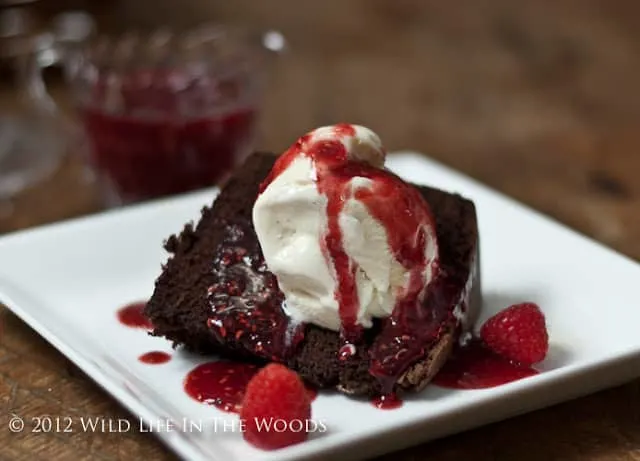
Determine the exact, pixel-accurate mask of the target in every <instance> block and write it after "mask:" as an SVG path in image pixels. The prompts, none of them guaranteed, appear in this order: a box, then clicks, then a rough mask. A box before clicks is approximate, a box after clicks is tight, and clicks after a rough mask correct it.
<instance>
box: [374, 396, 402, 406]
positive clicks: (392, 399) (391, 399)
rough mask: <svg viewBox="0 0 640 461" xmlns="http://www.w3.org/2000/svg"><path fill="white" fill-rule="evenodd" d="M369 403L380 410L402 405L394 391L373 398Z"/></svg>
mask: <svg viewBox="0 0 640 461" xmlns="http://www.w3.org/2000/svg"><path fill="white" fill-rule="evenodd" d="M371 403H372V404H373V406H374V407H376V408H379V409H381V410H393V409H395V408H400V407H401V406H402V400H400V399H399V398H398V396H397V395H396V394H394V393H391V394H385V395H380V396H378V397H376V398H374V399H373V400H372V401H371Z"/></svg>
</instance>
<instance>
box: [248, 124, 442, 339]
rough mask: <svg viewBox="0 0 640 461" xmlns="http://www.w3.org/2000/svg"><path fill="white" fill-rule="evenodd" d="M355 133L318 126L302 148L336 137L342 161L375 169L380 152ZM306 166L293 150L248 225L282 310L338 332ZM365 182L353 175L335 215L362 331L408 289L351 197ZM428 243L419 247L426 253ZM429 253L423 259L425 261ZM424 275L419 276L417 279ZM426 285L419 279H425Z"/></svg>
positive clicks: (322, 217) (319, 206)
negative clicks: (353, 267)
mask: <svg viewBox="0 0 640 461" xmlns="http://www.w3.org/2000/svg"><path fill="white" fill-rule="evenodd" d="M353 128H354V131H355V134H353V135H342V136H337V135H336V130H335V128H334V127H323V128H318V129H317V130H315V131H314V132H312V134H311V137H310V142H311V143H313V142H316V141H324V140H336V139H339V140H340V141H341V142H342V144H343V145H344V147H345V149H346V152H347V159H349V160H354V161H359V162H367V163H369V164H370V165H371V166H375V167H377V168H382V167H383V165H384V160H385V152H384V149H383V147H382V144H381V142H380V139H379V138H378V136H377V135H376V134H375V133H373V132H372V131H371V130H369V129H367V128H365V127H361V126H356V125H353ZM316 179H317V172H316V167H315V165H314V162H313V160H312V159H311V158H310V157H307V156H305V155H304V152H301V154H300V155H297V156H296V157H295V159H293V161H291V163H289V165H288V166H287V167H286V169H284V171H282V172H281V173H280V174H279V175H278V176H277V177H275V179H273V180H272V182H271V183H270V184H269V185H268V186H267V187H266V189H265V190H264V191H263V192H262V193H261V194H260V196H259V197H258V199H257V200H256V202H255V205H254V208H253V222H254V227H255V231H256V234H257V236H258V239H259V241H260V245H261V248H262V252H263V255H264V258H265V261H266V263H267V267H268V268H269V270H270V271H271V272H272V273H274V274H275V276H276V278H277V280H278V285H279V287H280V289H281V290H282V292H283V293H284V295H285V299H286V301H285V310H286V312H287V314H288V315H289V316H290V317H291V318H292V319H293V320H296V321H300V322H307V323H313V324H315V325H318V326H320V327H323V328H327V329H331V330H335V331H339V330H340V327H341V318H340V313H339V303H338V301H337V299H336V296H335V294H336V289H337V287H338V284H337V280H336V274H335V270H334V266H333V263H332V261H331V260H330V258H329V257H327V255H326V254H324V253H323V248H322V244H321V242H322V241H323V236H324V235H325V234H326V231H327V223H328V218H327V203H328V202H327V197H326V196H325V195H323V194H321V193H320V192H319V191H318V188H317V184H316ZM372 185H373V181H372V180H371V179H368V178H364V177H359V176H354V177H353V178H351V179H350V181H349V186H350V188H351V192H352V193H351V194H348V197H346V198H345V200H346V201H345V203H344V206H343V208H342V211H341V213H340V215H339V218H338V222H339V226H340V230H341V232H342V243H343V247H344V249H345V251H346V253H347V254H348V256H349V258H350V259H351V260H352V261H353V262H354V263H355V264H356V266H357V270H356V274H355V279H356V287H357V293H358V302H359V305H358V313H357V323H358V324H359V325H361V326H363V327H365V328H369V327H371V325H372V320H373V318H375V317H386V316H389V315H391V312H392V310H393V308H394V306H395V304H396V301H397V298H398V296H402V294H403V289H404V287H405V286H406V284H407V283H408V277H409V275H408V274H409V272H408V270H407V269H406V268H404V267H403V266H402V265H401V264H400V263H399V262H398V261H397V260H396V257H395V256H394V255H393V254H392V251H391V249H390V247H389V241H388V236H387V230H386V229H385V227H384V226H383V225H382V224H381V223H380V222H378V221H377V220H376V219H375V218H374V217H373V216H372V215H371V214H370V213H369V211H368V209H367V207H366V205H365V204H363V203H361V202H360V201H359V200H357V199H356V198H355V196H356V194H355V192H356V191H357V190H358V189H361V188H370V187H372ZM432 243H433V242H431V241H427V242H426V243H425V252H432V251H433V249H434V248H435V246H434V245H432ZM432 258H433V255H428V260H429V261H431V260H432ZM429 276H430V274H429V273H425V278H428V277H429ZM425 284H426V281H425Z"/></svg>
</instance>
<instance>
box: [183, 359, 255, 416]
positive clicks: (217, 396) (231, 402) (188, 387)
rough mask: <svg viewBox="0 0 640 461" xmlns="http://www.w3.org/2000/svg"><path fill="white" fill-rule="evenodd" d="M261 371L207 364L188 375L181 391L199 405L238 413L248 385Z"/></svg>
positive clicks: (245, 365)
mask: <svg viewBox="0 0 640 461" xmlns="http://www.w3.org/2000/svg"><path fill="white" fill-rule="evenodd" d="M259 369H260V368H259V367H258V366H257V365H252V364H249V363H241V362H228V361H219V362H208V363H204V364H202V365H199V366H197V367H196V368H194V369H193V370H191V371H190V372H189V374H188V375H187V377H186V378H185V380H184V390H185V391H186V393H187V394H189V396H191V397H192V398H194V399H195V400H197V401H198V402H202V403H206V404H208V405H213V406H215V407H217V408H219V409H220V410H222V411H228V412H231V413H237V412H239V411H240V406H241V404H242V398H243V397H244V392H245V389H246V388H247V384H249V381H251V378H253V376H254V375H255V374H256V373H257V372H258V370H259Z"/></svg>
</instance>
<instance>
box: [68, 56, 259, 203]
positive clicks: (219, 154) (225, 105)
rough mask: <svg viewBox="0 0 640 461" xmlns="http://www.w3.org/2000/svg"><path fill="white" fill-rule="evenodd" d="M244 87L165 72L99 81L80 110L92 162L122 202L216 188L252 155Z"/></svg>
mask: <svg viewBox="0 0 640 461" xmlns="http://www.w3.org/2000/svg"><path fill="white" fill-rule="evenodd" d="M234 75H235V74H234ZM111 77H115V79H114V80H112V79H111ZM248 84H249V82H248V81H246V80H242V79H241V78H237V77H236V78H234V77H231V76H230V77H224V78H223V77H222V76H216V78H212V77H211V76H206V75H200V74H194V73H191V72H189V71H188V70H181V69H164V68H151V69H146V68H139V69H135V70H130V71H124V72H121V73H118V72H116V74H115V75H111V74H109V76H106V75H103V76H99V77H98V78H97V79H96V80H95V81H92V82H91V86H90V88H87V89H88V90H89V91H88V92H87V94H83V98H85V97H86V99H84V100H82V101H81V104H82V107H81V108H80V115H81V120H82V123H83V126H84V129H85V133H86V134H87V139H88V141H89V145H90V152H89V158H90V160H91V163H92V164H93V166H94V167H95V169H96V171H97V172H98V174H99V175H100V176H101V179H102V180H103V182H105V183H107V184H108V185H109V188H111V189H113V191H114V192H115V193H116V194H117V196H118V197H120V198H121V199H122V200H123V201H124V202H130V201H133V200H143V199H149V198H154V197H159V196H165V195H169V194H176V193H181V192H185V191H188V190H193V189H198V188H203V187H210V186H212V185H213V184H216V183H217V182H218V181H220V180H221V179H222V178H223V177H224V176H225V175H226V174H228V173H229V172H230V171H231V169H232V168H233V167H234V166H235V165H236V164H237V163H238V162H239V161H240V160H242V159H243V158H244V157H245V155H246V154H248V153H249V151H250V147H251V143H252V138H253V134H254V127H255V120H256V105H257V104H256V102H255V101H254V98H253V96H252V95H251V94H249V93H248V91H249V88H248V87H247V85H248ZM245 87H246V88H245Z"/></svg>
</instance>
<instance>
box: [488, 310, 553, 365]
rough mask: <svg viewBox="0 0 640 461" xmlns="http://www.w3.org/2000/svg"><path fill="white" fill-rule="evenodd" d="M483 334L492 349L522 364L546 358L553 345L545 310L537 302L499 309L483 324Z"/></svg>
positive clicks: (529, 363)
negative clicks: (548, 332)
mask: <svg viewBox="0 0 640 461" xmlns="http://www.w3.org/2000/svg"><path fill="white" fill-rule="evenodd" d="M480 337H481V338H482V340H483V341H484V342H485V344H486V345H487V347H489V349H491V350H492V351H494V352H496V353H497V354H500V355H501V356H503V357H505V358H507V359H509V360H513V361H515V362H518V363H520V364H522V365H533V364H534V363H538V362H540V361H542V360H543V359H544V358H545V356H546V355H547V350H548V349H549V335H548V334H547V327H546V325H545V321H544V314H543V313H542V311H541V310H540V308H539V307H538V306H537V305H536V304H534V303H522V304H514V305H513V306H510V307H508V308H506V309H505V310H503V311H501V312H498V313H497V314H496V315H494V316H493V317H491V318H490V319H489V320H487V321H486V322H485V323H484V325H482V328H481V329H480Z"/></svg>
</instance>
